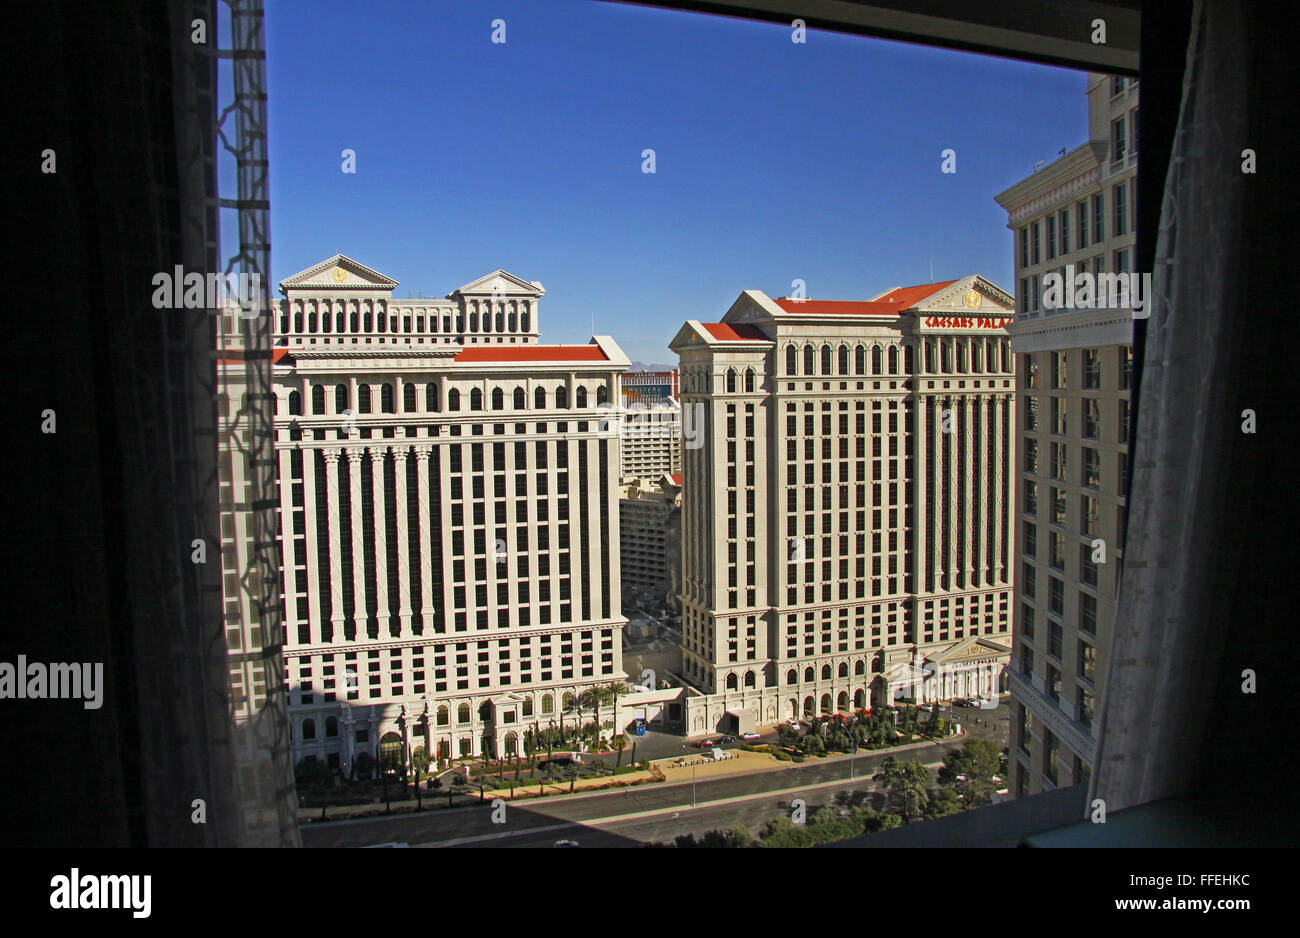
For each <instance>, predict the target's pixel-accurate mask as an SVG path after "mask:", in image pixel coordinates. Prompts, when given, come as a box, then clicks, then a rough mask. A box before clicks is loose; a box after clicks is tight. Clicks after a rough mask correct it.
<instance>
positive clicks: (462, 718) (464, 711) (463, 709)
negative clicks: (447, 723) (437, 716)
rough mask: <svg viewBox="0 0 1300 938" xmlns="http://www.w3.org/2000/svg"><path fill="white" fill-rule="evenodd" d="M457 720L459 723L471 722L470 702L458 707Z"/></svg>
mask: <svg viewBox="0 0 1300 938" xmlns="http://www.w3.org/2000/svg"><path fill="white" fill-rule="evenodd" d="M456 722H457V723H468V722H469V704H467V703H463V704H461V705H460V706H459V707H457V708H456Z"/></svg>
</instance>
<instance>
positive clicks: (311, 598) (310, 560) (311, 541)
mask: <svg viewBox="0 0 1300 938" xmlns="http://www.w3.org/2000/svg"><path fill="white" fill-rule="evenodd" d="M316 452H317V451H316V450H314V449H304V450H303V451H302V457H303V458H302V495H303V498H302V501H303V513H304V514H303V522H304V524H305V525H306V528H307V558H306V559H307V626H308V628H309V630H310V633H309V637H308V639H307V640H308V641H309V642H311V643H312V644H313V645H319V644H320V641H321V610H320V576H321V569H320V551H319V549H318V548H317V544H316V524H317V522H316V512H317V509H318V507H319V506H318V505H317V504H316Z"/></svg>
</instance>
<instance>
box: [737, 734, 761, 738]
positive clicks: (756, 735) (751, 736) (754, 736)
mask: <svg viewBox="0 0 1300 938" xmlns="http://www.w3.org/2000/svg"><path fill="white" fill-rule="evenodd" d="M740 738H741V739H759V738H760V737H759V735H758V734H757V733H741V734H740Z"/></svg>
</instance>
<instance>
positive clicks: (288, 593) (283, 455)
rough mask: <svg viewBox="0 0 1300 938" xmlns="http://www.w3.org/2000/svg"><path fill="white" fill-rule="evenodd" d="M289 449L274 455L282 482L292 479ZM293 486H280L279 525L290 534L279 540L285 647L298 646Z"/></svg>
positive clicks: (296, 562) (296, 561)
mask: <svg viewBox="0 0 1300 938" xmlns="http://www.w3.org/2000/svg"><path fill="white" fill-rule="evenodd" d="M290 453H291V450H289V449H281V450H278V451H277V453H276V455H277V456H278V457H279V462H280V470H279V477H280V479H281V480H283V481H288V480H290V479H292V478H293V476H292V467H293V464H292V462H291V461H290ZM292 492H293V485H292V483H290V484H288V485H285V484H283V482H282V484H281V485H280V519H281V520H280V524H281V525H282V527H283V528H284V529H285V530H288V531H289V532H290V533H289V534H287V535H285V536H283V537H282V538H281V539H280V540H281V543H282V550H283V556H284V566H283V567H282V568H281V570H282V582H281V590H282V592H283V594H284V641H285V644H286V645H290V646H292V645H297V644H298V603H297V601H296V600H295V598H294V595H295V593H296V592H297V577H298V574H297V572H296V571H295V568H296V567H297V565H298V558H297V557H296V556H295V552H294V547H295V540H296V539H295V538H294V536H293V533H292V532H293V495H292ZM304 494H305V493H304Z"/></svg>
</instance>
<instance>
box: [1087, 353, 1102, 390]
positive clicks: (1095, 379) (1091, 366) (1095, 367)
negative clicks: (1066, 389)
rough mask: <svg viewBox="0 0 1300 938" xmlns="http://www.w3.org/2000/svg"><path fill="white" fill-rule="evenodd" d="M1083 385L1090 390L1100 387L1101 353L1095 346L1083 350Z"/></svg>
mask: <svg viewBox="0 0 1300 938" xmlns="http://www.w3.org/2000/svg"><path fill="white" fill-rule="evenodd" d="M1083 386H1084V388H1086V389H1088V390H1092V391H1095V390H1096V389H1098V388H1100V387H1101V353H1100V352H1098V350H1097V349H1095V348H1086V349H1084V350H1083Z"/></svg>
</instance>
